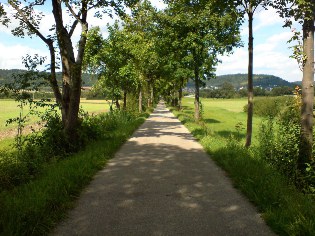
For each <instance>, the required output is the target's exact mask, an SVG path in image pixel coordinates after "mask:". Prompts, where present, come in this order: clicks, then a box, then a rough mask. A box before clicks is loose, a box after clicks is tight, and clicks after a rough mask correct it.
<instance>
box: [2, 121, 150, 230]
mask: <svg viewBox="0 0 315 236" xmlns="http://www.w3.org/2000/svg"><path fill="white" fill-rule="evenodd" d="M143 121H144V117H140V118H137V119H136V120H134V121H133V122H130V123H128V124H126V125H124V126H121V127H119V128H118V129H117V130H114V131H112V132H111V134H110V137H109V138H107V139H104V140H100V141H97V142H94V143H91V144H90V145H88V146H87V147H86V148H85V150H82V151H81V152H79V153H77V154H75V155H72V156H70V157H67V158H66V159H64V160H61V161H58V162H57V161H55V162H51V163H49V164H46V165H45V166H44V169H43V171H42V172H41V173H42V174H41V175H40V176H39V177H38V178H37V179H35V180H33V181H31V182H29V183H27V184H24V185H21V186H19V187H16V188H15V189H13V190H12V191H3V192H2V193H0V209H1V211H0V235H46V234H47V233H48V232H49V231H50V230H51V229H52V228H53V227H54V226H55V225H56V224H57V223H58V221H60V220H61V219H62V218H64V216H65V212H66V211H67V210H68V209H70V208H71V207H72V206H73V202H74V200H75V199H76V198H77V197H78V196H79V193H80V191H81V190H82V188H83V187H84V186H85V185H86V184H88V183H89V182H90V180H91V179H92V177H93V176H94V175H95V173H96V172H97V171H98V170H100V169H101V168H103V167H104V165H105V164H106V162H107V160H108V159H110V158H111V157H113V155H114V153H115V152H116V151H117V150H118V148H119V147H120V146H121V145H122V144H123V142H124V141H125V140H126V139H127V138H128V137H129V136H130V135H131V134H132V132H133V131H134V130H135V129H136V128H137V127H138V126H139V125H140V124H141V123H143Z"/></svg>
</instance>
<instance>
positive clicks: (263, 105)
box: [243, 96, 294, 117]
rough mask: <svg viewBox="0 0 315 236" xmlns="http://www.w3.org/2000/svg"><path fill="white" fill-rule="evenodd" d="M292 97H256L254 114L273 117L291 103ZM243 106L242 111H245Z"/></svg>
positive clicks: (245, 108)
mask: <svg viewBox="0 0 315 236" xmlns="http://www.w3.org/2000/svg"><path fill="white" fill-rule="evenodd" d="M293 100H294V97H291V96H283V97H257V98H255V99H254V114H255V115H258V116H263V117H275V116H277V115H278V114H280V112H281V111H282V110H283V109H284V108H285V107H286V106H287V105H289V104H292V102H293ZM247 106H248V105H245V106H244V109H243V110H244V112H247Z"/></svg>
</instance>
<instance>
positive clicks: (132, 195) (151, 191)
mask: <svg viewBox="0 0 315 236" xmlns="http://www.w3.org/2000/svg"><path fill="white" fill-rule="evenodd" d="M55 235H270V234H269V231H268V229H267V228H266V227H265V225H264V223H263V222H262V220H261V219H260V217H259V216H258V214H257V213H256V211H255V209H254V208H253V207H252V206H251V205H250V204H249V203H248V201H247V200H245V199H244V198H243V197H242V196H241V195H240V194H239V193H238V192H237V191H236V190H235V189H234V188H233V187H232V184H231V182H230V181H229V180H228V179H227V178H226V176H225V174H224V172H223V171H222V170H221V169H219V168H218V167H217V166H216V165H215V164H214V163H213V162H212V161H211V160H210V159H209V156H208V155H207V154H206V153H205V152H204V151H203V149H202V148H201V146H200V145H199V144H198V143H197V142H196V141H194V138H193V137H192V135H191V134H190V133H189V132H188V131H187V129H186V128H184V127H183V126H182V125H181V124H180V122H179V121H178V120H176V119H173V118H172V115H171V114H169V113H167V112H165V113H161V112H160V114H152V115H151V116H150V118H149V119H148V120H147V121H146V122H145V123H144V124H143V125H142V126H141V127H140V128H139V129H138V130H137V132H135V134H134V136H133V137H132V138H131V139H130V140H129V141H128V142H126V143H125V144H124V145H123V146H122V148H121V149H120V150H119V151H118V152H117V153H116V156H115V158H114V159H112V160H111V161H110V162H109V163H108V166H107V167H106V168H105V169H104V170H102V171H100V172H99V173H98V174H97V176H96V178H95V179H94V180H93V181H92V183H91V185H90V186H89V187H88V188H87V189H86V191H85V193H84V194H83V196H82V197H81V199H80V200H79V201H78V203H77V207H76V208H75V209H74V210H73V211H72V212H71V213H70V218H69V220H67V221H65V222H64V223H63V224H62V225H61V226H60V227H59V228H58V229H57V230H56V231H55Z"/></svg>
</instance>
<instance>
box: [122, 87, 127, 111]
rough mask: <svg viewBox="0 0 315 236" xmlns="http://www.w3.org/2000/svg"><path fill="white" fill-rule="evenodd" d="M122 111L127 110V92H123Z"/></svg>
mask: <svg viewBox="0 0 315 236" xmlns="http://www.w3.org/2000/svg"><path fill="white" fill-rule="evenodd" d="M123 109H124V110H127V92H126V91H124V104H123Z"/></svg>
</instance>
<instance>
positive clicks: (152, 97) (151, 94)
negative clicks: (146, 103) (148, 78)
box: [150, 82, 154, 107]
mask: <svg viewBox="0 0 315 236" xmlns="http://www.w3.org/2000/svg"><path fill="white" fill-rule="evenodd" d="M153 83H154V82H152V83H151V92H150V100H151V107H153V103H154V86H153Z"/></svg>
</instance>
